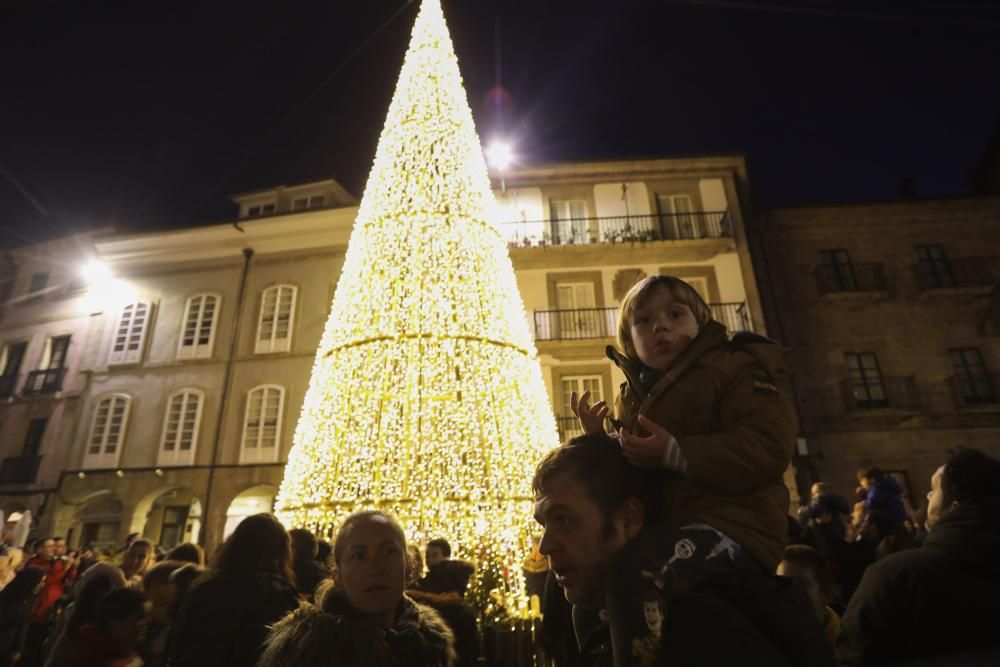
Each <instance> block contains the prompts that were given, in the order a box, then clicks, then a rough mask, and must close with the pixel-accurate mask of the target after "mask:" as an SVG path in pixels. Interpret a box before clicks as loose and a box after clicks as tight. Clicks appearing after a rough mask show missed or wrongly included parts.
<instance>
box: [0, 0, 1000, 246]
mask: <svg viewBox="0 0 1000 667" xmlns="http://www.w3.org/2000/svg"><path fill="white" fill-rule="evenodd" d="M203 4H204V5H205V6H206V7H211V8H207V9H206V8H198V9H180V8H178V6H177V5H174V4H167V3H160V5H158V6H159V7H161V8H162V9H161V10H159V11H157V10H154V9H152V8H153V7H154V6H155V5H154V3H146V2H140V3H130V4H128V5H125V4H122V5H121V6H112V5H111V4H110V3H68V2H67V3H65V5H64V6H63V5H61V4H59V3H31V2H28V3H4V6H3V9H0V24H2V25H4V27H5V28H4V37H3V39H2V40H0V62H2V63H3V65H0V167H2V171H3V172H5V173H3V174H2V175H0V228H2V231H3V232H4V233H3V234H0V243H4V244H20V243H24V242H28V241H31V240H39V239H43V238H47V237H52V236H56V235H60V234H63V233H69V232H72V231H74V230H77V229H85V228H89V227H96V226H105V225H114V226H116V227H118V228H120V229H123V230H140V229H154V228H164V227H171V226H173V227H176V226H192V225H197V224H205V223H208V222H218V221H222V220H226V219H227V218H229V219H231V217H232V215H233V214H234V212H235V209H234V207H233V206H232V205H231V204H229V203H228V201H227V199H226V195H228V194H230V193H234V192H241V191H246V190H249V189H254V188H258V187H266V186H269V185H276V184H282V183H284V184H292V183H297V182H302V181H306V180H312V179H319V178H327V177H331V176H332V177H335V178H337V179H339V180H340V181H341V182H342V183H343V184H344V185H345V186H346V187H347V188H348V189H349V190H351V191H352V192H354V193H355V194H356V195H358V196H360V194H361V191H362V188H363V185H364V180H365V178H366V176H367V173H368V169H369V167H370V166H371V160H372V158H373V156H374V151H375V144H376V141H377V138H378V133H379V130H380V128H381V125H382V122H383V120H384V117H385V113H386V110H387V108H388V104H389V100H390V98H391V95H392V91H393V88H394V85H395V81H396V76H397V74H398V71H399V67H400V65H401V64H402V58H403V54H404V52H405V48H406V44H407V41H408V37H409V31H410V28H411V26H412V23H413V19H414V17H415V16H416V9H417V3H416V2H414V3H412V4H410V5H409V6H405V5H406V2H405V0H352V1H351V2H343V1H336V0H328V1H327V2H325V3H296V2H284V3H277V2H273V3H268V6H267V7H264V8H256V7H253V4H254V3H242V4H240V5H237V4H235V3H234V4H232V5H227V6H223V4H224V3H203ZM259 4H262V3H259ZM443 4H444V8H445V13H446V15H447V17H448V19H449V24H450V28H451V31H452V37H453V39H454V41H455V45H456V50H457V52H458V56H459V62H460V64H461V67H462V72H463V75H464V77H465V82H466V88H467V90H468V92H469V98H470V101H471V103H472V107H473V112H474V114H475V115H476V121H477V125H478V127H479V130H480V134H481V135H482V136H484V137H489V136H492V135H493V134H494V133H495V132H496V131H497V118H496V114H495V111H494V109H493V107H492V106H491V104H490V102H489V99H490V97H489V95H488V91H489V90H490V89H491V88H492V87H493V86H494V85H495V84H496V76H495V71H496V57H495V53H496V52H495V39H494V35H495V26H496V23H497V20H498V19H499V20H500V24H501V34H502V40H501V44H502V49H501V52H502V79H501V81H502V84H503V86H504V87H505V88H506V89H507V90H508V91H509V95H510V96H509V102H508V104H507V105H506V106H505V108H504V114H503V123H504V126H505V128H506V130H507V131H508V133H509V134H511V135H512V136H514V137H515V138H516V142H517V152H518V155H519V156H520V158H521V160H523V161H524V162H527V163H537V162H543V161H559V160H573V159H605V158H621V157H640V156H658V155H672V154H690V153H717V152H745V153H746V154H747V155H748V159H749V163H750V176H751V188H752V192H753V196H754V199H755V201H756V202H757V203H758V204H766V205H781V204H790V203H804V202H835V201H856V200H868V199H885V198H891V197H894V196H895V195H896V192H897V185H898V184H899V182H900V180H901V179H902V178H904V177H911V178H913V179H914V181H915V184H916V189H917V192H918V194H919V195H926V196H939V195H952V194H961V193H964V192H966V191H967V189H968V185H967V180H966V173H967V172H968V170H969V169H970V168H972V167H974V166H975V165H976V163H977V162H978V161H979V159H980V157H981V156H982V153H983V151H984V149H985V147H986V144H987V142H988V140H989V138H990V135H991V134H992V132H993V130H994V127H995V126H996V124H997V121H998V118H1000V2H997V1H996V0H993V1H988V2H965V1H964V0H954V1H953V2H949V1H948V0H909V1H903V0H898V1H895V0H868V1H864V2H862V1H860V0H858V1H852V0H787V1H785V2H777V1H776V0H745V1H744V0H740V1H737V2H729V0H718V1H716V0H686V1H685V2H672V1H670V0H655V1H645V2H640V1H637V0H604V1H603V2H591V1H588V0H548V1H546V0H443ZM80 5H86V9H85V10H84V9H80V8H79V6H80ZM734 5H738V6H734ZM748 6H750V7H748ZM753 6H757V7H764V8H773V7H780V8H784V9H788V10H791V11H764V10H761V9H759V8H758V9H754V8H752V7H753ZM401 8H402V9H401ZM854 14H860V16H857V15H854ZM393 15H395V18H394V19H392V20H391V21H389V22H388V24H386V22H387V20H389V19H390V17H393ZM872 15H891V16H895V17H901V18H902V17H909V18H915V19H918V20H886V19H884V18H877V17H874V16H872ZM380 28H383V29H382V30H381V32H378V31H379V30H380ZM366 42H367V45H365V43H366ZM362 45H365V46H364V47H363V48H362V49H361V50H360V53H358V54H357V55H356V56H355V57H354V58H353V59H351V60H350V61H349V62H347V61H348V59H349V57H350V56H351V55H352V53H354V52H356V51H357V50H358V49H359V47H361V46H362ZM345 62H346V65H345ZM324 81H327V83H326V84H325V85H324ZM14 181H16V182H17V183H19V184H20V187H21V188H23V190H24V191H25V192H27V193H29V194H30V196H31V197H32V198H33V199H35V200H36V201H37V202H38V204H39V205H40V206H41V207H42V209H44V211H45V212H46V214H45V215H43V214H41V213H40V212H39V211H38V210H37V209H36V208H35V207H34V206H33V205H32V204H30V203H29V201H28V198H27V197H26V196H25V195H24V194H22V193H21V192H19V190H18V188H17V187H16V186H15V185H14V183H13V182H14Z"/></svg>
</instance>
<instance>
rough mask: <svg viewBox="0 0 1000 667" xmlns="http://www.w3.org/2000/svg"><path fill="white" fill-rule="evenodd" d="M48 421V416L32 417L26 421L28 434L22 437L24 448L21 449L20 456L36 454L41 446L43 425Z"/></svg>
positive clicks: (26, 456)
mask: <svg viewBox="0 0 1000 667" xmlns="http://www.w3.org/2000/svg"><path fill="white" fill-rule="evenodd" d="M48 423H49V420H48V418H42V419H32V420H31V421H30V422H28V435H27V436H25V438H24V449H22V450H21V456H23V457H25V458H32V457H35V456H38V451H39V450H40V449H41V448H42V438H43V437H44V436H45V427H46V426H47V425H48Z"/></svg>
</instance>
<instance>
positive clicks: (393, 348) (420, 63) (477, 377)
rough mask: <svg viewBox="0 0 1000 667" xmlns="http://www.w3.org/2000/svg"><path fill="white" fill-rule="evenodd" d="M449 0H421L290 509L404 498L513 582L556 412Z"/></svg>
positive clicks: (405, 506) (307, 406) (424, 533)
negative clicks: (462, 69)
mask: <svg viewBox="0 0 1000 667" xmlns="http://www.w3.org/2000/svg"><path fill="white" fill-rule="evenodd" d="M497 212H498V210H497V205H496V201H495V198H494V196H493V193H492V191H491V189H490V182H489V177H488V175H487V171H486V164H485V161H484V158H483V152H482V148H481V146H480V143H479V138H478V136H477V134H476V129H475V126H474V124H473V120H472V112H471V110H470V108H469V104H468V101H467V99H466V95H465V89H464V87H463V85H462V78H461V75H460V74H459V69H458V61H457V59H456V57H455V53H454V49H453V47H452V43H451V38H450V36H449V34H448V29H447V26H446V25H445V21H444V15H443V13H442V11H441V6H440V0H424V1H423V4H422V5H421V8H420V12H419V14H418V16H417V20H416V23H415V25H414V27H413V34H412V36H411V41H410V46H409V50H408V51H407V53H406V58H405V61H404V63H403V69H402V72H401V73H400V76H399V81H398V83H397V86H396V91H395V95H394V96H393V99H392V103H391V105H390V107H389V114H388V117H387V119H386V122H385V127H384V128H383V130H382V135H381V137H380V139H379V144H378V149H377V151H376V155H375V163H374V166H373V167H372V171H371V174H370V176H369V178H368V184H367V186H366V188H365V193H364V197H363V198H362V201H361V206H360V209H359V211H358V217H357V220H356V221H355V224H354V230H353V232H352V234H351V239H350V244H349V246H348V249H347V256H346V259H345V263H344V268H343V273H342V274H341V277H340V281H339V282H338V284H337V289H336V293H335V295H334V299H333V306H332V309H331V311H330V317H329V320H328V322H327V324H326V330H325V332H324V335H323V339H322V341H321V343H320V346H319V350H318V351H317V354H316V361H315V364H314V366H313V371H312V377H311V380H310V385H309V390H308V392H307V394H306V398H305V403H304V405H303V408H302V414H301V415H300V417H299V422H298V426H297V428H296V431H295V441H294V445H293V447H292V451H291V453H290V454H289V458H288V465H287V467H286V469H285V477H284V481H283V482H282V484H281V490H280V492H279V494H278V498H277V503H276V513H277V515H278V517H279V518H280V519H281V520H282V521H283V522H284V523H285V524H286V525H288V526H303V527H309V528H312V529H314V530H317V531H319V532H326V531H328V530H330V529H331V528H336V526H338V525H339V523H340V522H341V521H342V519H343V518H344V517H346V516H347V515H348V514H350V513H351V512H354V511H357V510H360V509H366V508H379V509H386V510H389V511H392V512H395V513H396V514H397V515H398V517H399V518H400V521H401V523H402V525H403V527H404V529H405V530H406V531H407V533H408V535H409V537H410V538H411V539H416V540H426V539H431V538H434V537H446V538H448V539H449V540H451V541H452V543H453V544H455V545H456V546H457V547H458V553H459V555H464V556H466V557H475V558H477V560H479V561H480V567H481V568H484V567H485V568H486V569H487V570H492V573H493V574H494V575H497V576H501V577H504V578H506V581H508V582H509V584H510V586H511V587H512V588H514V589H517V588H520V586H519V585H518V583H517V579H519V572H520V567H519V564H520V561H521V559H522V558H523V556H524V555H525V553H526V549H527V548H528V547H529V545H528V535H529V533H530V530H531V505H532V502H531V476H532V473H533V470H534V466H535V464H536V463H537V461H538V460H539V459H540V458H541V457H542V456H543V455H544V453H545V452H546V451H547V450H548V449H550V448H552V447H554V446H555V445H557V444H558V436H557V435H556V428H555V420H554V418H553V415H552V411H551V408H550V405H549V400H548V396H547V394H546V391H545V386H544V383H543V380H542V373H541V367H540V365H539V362H538V359H537V353H536V350H535V346H534V343H533V341H532V338H531V334H530V331H529V328H528V322H527V319H526V317H525V312H524V304H523V302H522V300H521V296H520V293H519V292H518V287H517V282H516V280H515V277H514V270H513V265H512V264H511V260H510V256H509V254H508V252H507V243H506V241H505V239H504V237H503V236H502V234H501V233H500V231H499V226H498V223H499V220H498V219H497Z"/></svg>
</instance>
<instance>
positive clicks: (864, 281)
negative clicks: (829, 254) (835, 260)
mask: <svg viewBox="0 0 1000 667" xmlns="http://www.w3.org/2000/svg"><path fill="white" fill-rule="evenodd" d="M816 284H817V285H818V286H819V293H820V295H821V296H822V295H824V294H830V293H832V292H884V291H886V290H887V289H888V282H887V281H886V279H885V269H884V268H883V266H882V264H880V263H876V262H872V263H868V264H853V263H852V264H820V265H819V266H818V267H816Z"/></svg>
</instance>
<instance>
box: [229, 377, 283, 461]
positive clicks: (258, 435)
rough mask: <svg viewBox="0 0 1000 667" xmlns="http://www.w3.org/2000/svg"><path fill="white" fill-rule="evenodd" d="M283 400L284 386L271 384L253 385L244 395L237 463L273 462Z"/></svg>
mask: <svg viewBox="0 0 1000 667" xmlns="http://www.w3.org/2000/svg"><path fill="white" fill-rule="evenodd" d="M284 399H285V390H284V388H283V387H279V386H277V385H273V384H268V385H262V386H260V387H254V388H253V389H251V390H250V392H249V393H248V394H247V409H246V416H245V418H244V420H243V446H242V448H241V451H240V463H273V462H275V461H277V460H278V445H279V444H280V439H281V409H282V404H283V403H284Z"/></svg>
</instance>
